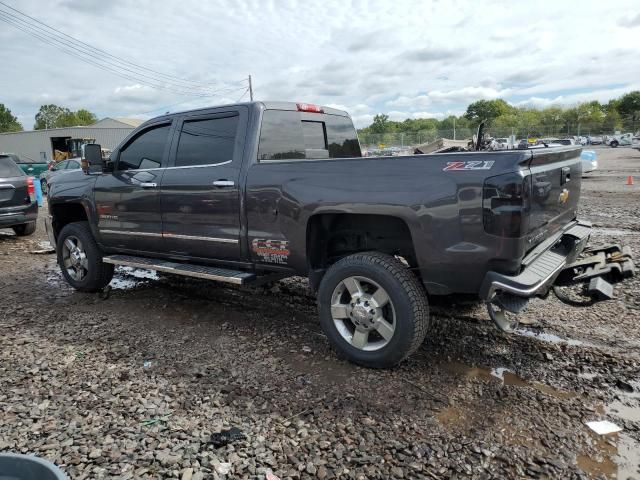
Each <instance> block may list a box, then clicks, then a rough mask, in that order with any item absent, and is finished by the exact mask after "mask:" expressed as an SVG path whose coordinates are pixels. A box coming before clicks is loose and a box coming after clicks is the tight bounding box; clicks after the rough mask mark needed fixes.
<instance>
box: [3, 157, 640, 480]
mask: <svg viewBox="0 0 640 480" xmlns="http://www.w3.org/2000/svg"><path fill="white" fill-rule="evenodd" d="M598 153H599V156H600V158H599V159H600V168H601V170H599V171H597V172H595V173H593V174H590V175H589V176H587V177H586V178H584V180H583V201H582V207H581V211H582V217H583V218H586V219H589V220H591V221H593V222H594V224H595V226H596V228H597V229H596V231H595V234H594V236H593V239H592V243H593V244H605V243H610V242H612V241H616V242H618V241H619V242H624V243H626V244H628V245H630V246H631V247H632V249H633V251H634V252H636V253H637V252H640V220H639V219H638V212H639V207H638V205H639V204H640V203H639V200H640V185H635V186H625V185H624V183H625V180H626V176H627V175H630V174H635V175H637V176H638V179H637V180H638V182H639V183H640V172H639V170H640V153H638V152H636V151H633V150H630V149H625V148H618V149H609V148H600V149H598ZM41 227H42V226H40V227H39V229H38V231H37V233H36V235H34V236H33V237H30V238H26V239H18V238H16V237H15V236H13V235H12V234H10V233H9V232H7V233H5V232H6V231H3V232H0V271H1V272H2V275H1V276H0V292H1V296H0V307H1V308H0V332H1V333H0V451H11V452H21V453H33V454H37V455H40V456H42V457H45V458H47V459H49V460H51V461H53V462H55V463H56V464H57V465H59V466H60V467H61V468H62V470H64V471H65V472H66V473H67V475H69V476H70V477H71V478H72V479H85V478H92V479H93V478H121V479H128V478H181V479H192V480H194V479H205V478H206V479H208V478H216V479H217V478H259V479H264V478H265V477H266V474H267V472H269V471H272V472H273V473H274V474H275V475H277V476H278V477H280V478H319V479H325V478H326V479H330V478H347V479H374V478H412V479H413V478H417V479H420V478H430V479H434V478H436V479H438V478H467V477H471V478H599V477H607V478H616V477H617V478H623V479H626V478H636V479H638V478H640V470H639V469H640V353H639V352H640V349H639V347H640V326H639V325H638V316H639V314H640V277H638V278H635V279H633V280H631V281H627V282H626V283H625V284H624V286H618V288H617V289H616V294H617V295H616V299H614V300H611V301H609V302H603V303H600V304H597V305H595V306H593V307H590V308H586V309H585V308H576V307H569V306H566V305H564V304H562V303H560V302H559V301H557V300H555V299H549V300H547V301H542V300H535V301H534V302H532V305H531V306H530V307H529V309H528V310H527V312H526V313H525V314H524V315H523V319H524V320H525V322H526V325H523V326H522V327H521V329H520V330H518V334H515V335H505V334H502V333H500V332H498V331H497V330H496V329H495V328H494V327H493V326H492V324H491V323H490V322H489V321H488V320H487V315H486V312H485V311H484V310H483V309H481V308H473V307H455V306H451V305H447V304H442V303H441V302H439V303H438V304H436V305H435V306H434V308H433V325H432V329H431V333H430V335H429V336H428V338H427V340H426V342H425V344H424V345H423V347H422V348H421V349H420V350H419V351H418V352H417V354H416V355H414V356H413V357H411V358H410V359H409V360H408V361H407V362H405V363H404V364H402V365H401V366H399V367H398V368H396V369H393V370H388V371H372V370H366V369H362V368H359V367H356V366H353V365H351V364H348V363H345V362H343V361H340V360H338V359H336V357H335V356H334V354H333V353H332V351H331V350H330V348H329V346H328V344H327V341H326V338H325V337H324V336H323V334H322V333H321V330H320V327H319V325H318V319H317V316H316V313H315V306H314V299H313V297H312V296H311V295H310V294H309V292H308V288H307V285H306V283H305V281H304V280H302V279H288V280H284V281H281V282H279V283H277V284H276V285H275V286H270V287H261V288H256V289H250V288H229V287H227V286H224V285H221V284H215V283H212V282H199V281H194V280H190V279H187V280H185V279H180V278H170V277H165V276H161V277H158V276H157V275H155V274H152V273H150V272H145V271H136V270H131V269H119V270H118V272H117V276H116V278H115V279H114V281H113V283H112V286H113V290H112V293H111V295H110V297H109V298H108V299H106V300H103V299H101V298H99V296H98V295H88V294H81V293H78V292H75V291H73V290H71V289H70V288H69V287H68V286H67V285H66V284H65V283H64V281H62V279H61V276H60V274H59V272H58V269H57V266H56V265H55V259H54V256H53V255H51V254H49V255H47V254H35V253H33V252H34V251H37V250H39V249H41V248H42V247H41V242H42V241H43V240H45V235H44V230H43V229H42V228H41ZM593 420H610V421H612V422H614V423H616V424H617V425H619V426H621V427H622V428H623V430H622V432H620V433H618V434H612V435H607V436H598V435H595V434H594V433H592V432H591V431H590V430H589V429H588V428H587V427H586V426H585V422H587V421H593ZM229 427H237V428H239V429H240V430H241V431H242V432H243V433H244V434H245V436H246V438H245V439H241V440H237V441H235V442H232V443H230V444H229V445H226V446H223V447H220V448H215V446H214V445H212V444H211V443H210V438H211V434H212V433H216V432H219V431H220V430H221V429H225V428H229ZM0 473H1V472H0Z"/></svg>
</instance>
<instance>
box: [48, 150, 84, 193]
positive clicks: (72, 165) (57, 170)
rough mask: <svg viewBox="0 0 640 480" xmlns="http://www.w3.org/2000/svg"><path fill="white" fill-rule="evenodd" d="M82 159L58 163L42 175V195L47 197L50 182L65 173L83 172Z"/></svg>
mask: <svg viewBox="0 0 640 480" xmlns="http://www.w3.org/2000/svg"><path fill="white" fill-rule="evenodd" d="M80 161H81V160H80V158H78V159H72V160H63V161H62V162H58V163H56V164H55V165H53V166H52V167H51V169H50V170H47V171H45V172H42V173H41V174H40V179H39V181H40V185H41V186H42V193H44V194H45V195H46V194H47V192H48V191H49V182H50V181H51V180H52V179H53V178H54V177H57V176H58V175H61V174H63V173H69V172H72V171H74V170H81V169H82V167H81V165H80Z"/></svg>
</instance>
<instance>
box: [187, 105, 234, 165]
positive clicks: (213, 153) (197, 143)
mask: <svg viewBox="0 0 640 480" xmlns="http://www.w3.org/2000/svg"><path fill="white" fill-rule="evenodd" d="M238 118H239V116H238V115H233V116H228V117H217V118H209V119H205V120H187V121H185V122H184V124H183V126H182V131H181V132H180V140H179V142H178V151H177V153H176V167H183V166H190V165H215V164H218V163H223V162H226V161H229V160H233V150H234V146H235V141H236V132H237V130H238Z"/></svg>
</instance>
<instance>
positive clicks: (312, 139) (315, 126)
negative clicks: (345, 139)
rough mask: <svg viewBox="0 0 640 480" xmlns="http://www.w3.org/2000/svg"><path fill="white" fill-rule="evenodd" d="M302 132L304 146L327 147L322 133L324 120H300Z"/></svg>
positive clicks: (306, 147)
mask: <svg viewBox="0 0 640 480" xmlns="http://www.w3.org/2000/svg"><path fill="white" fill-rule="evenodd" d="M302 134H303V135H304V148H305V149H308V148H320V149H325V150H326V149H327V140H326V138H325V134H324V122H310V121H308V120H307V121H305V120H303V121H302Z"/></svg>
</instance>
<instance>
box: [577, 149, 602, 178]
mask: <svg viewBox="0 0 640 480" xmlns="http://www.w3.org/2000/svg"><path fill="white" fill-rule="evenodd" d="M580 159H581V160H582V173H589V172H593V171H594V170H596V169H597V168H598V155H597V154H596V152H595V151H594V150H583V151H582V153H581V154H580Z"/></svg>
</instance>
